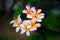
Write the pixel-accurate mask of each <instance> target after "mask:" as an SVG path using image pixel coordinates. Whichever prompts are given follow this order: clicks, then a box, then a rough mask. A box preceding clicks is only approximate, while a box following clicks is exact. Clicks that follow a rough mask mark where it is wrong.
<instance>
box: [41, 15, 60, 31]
mask: <svg viewBox="0 0 60 40" xmlns="http://www.w3.org/2000/svg"><path fill="white" fill-rule="evenodd" d="M57 17H58V15H55V14H51V15H49V16H47V17H45V19H44V20H43V22H42V23H43V25H44V26H45V27H46V28H47V29H50V30H54V31H57V29H58V23H59V22H58V19H57Z"/></svg>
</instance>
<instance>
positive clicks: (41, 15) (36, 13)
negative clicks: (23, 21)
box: [27, 8, 45, 22]
mask: <svg viewBox="0 0 60 40" xmlns="http://www.w3.org/2000/svg"><path fill="white" fill-rule="evenodd" d="M32 11H33V13H32V14H31V15H28V16H27V18H32V19H34V18H35V19H36V21H37V22H41V21H42V18H44V15H45V14H44V13H41V11H42V10H41V9H38V10H36V9H35V8H32Z"/></svg>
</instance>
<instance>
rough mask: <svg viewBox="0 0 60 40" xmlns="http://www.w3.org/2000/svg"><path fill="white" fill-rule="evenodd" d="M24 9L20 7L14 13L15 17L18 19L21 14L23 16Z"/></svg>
mask: <svg viewBox="0 0 60 40" xmlns="http://www.w3.org/2000/svg"><path fill="white" fill-rule="evenodd" d="M23 9H24V7H23V6H22V7H20V8H18V9H16V11H15V13H14V17H15V18H17V16H18V15H19V14H20V15H21V14H22V10H23Z"/></svg>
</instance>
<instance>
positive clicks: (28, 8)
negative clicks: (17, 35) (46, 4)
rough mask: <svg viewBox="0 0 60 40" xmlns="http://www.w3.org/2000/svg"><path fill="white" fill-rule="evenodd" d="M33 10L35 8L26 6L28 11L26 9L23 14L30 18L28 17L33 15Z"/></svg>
mask: <svg viewBox="0 0 60 40" xmlns="http://www.w3.org/2000/svg"><path fill="white" fill-rule="evenodd" d="M33 8H35V7H32V8H30V6H28V5H26V9H24V10H23V11H22V13H25V14H27V16H28V15H30V14H31V13H32V9H33Z"/></svg>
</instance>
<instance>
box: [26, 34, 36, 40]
mask: <svg viewBox="0 0 60 40" xmlns="http://www.w3.org/2000/svg"><path fill="white" fill-rule="evenodd" d="M36 37H37V35H36V34H33V35H31V36H29V37H28V39H27V40H37V39H36Z"/></svg>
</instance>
